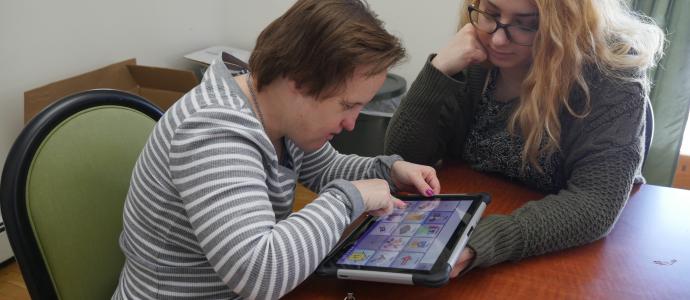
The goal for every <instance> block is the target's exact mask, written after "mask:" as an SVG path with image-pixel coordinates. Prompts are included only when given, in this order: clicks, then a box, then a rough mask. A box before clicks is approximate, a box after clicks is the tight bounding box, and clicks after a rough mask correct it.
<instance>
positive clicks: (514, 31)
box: [467, 5, 537, 46]
mask: <svg viewBox="0 0 690 300" xmlns="http://www.w3.org/2000/svg"><path fill="white" fill-rule="evenodd" d="M467 11H468V13H469V16H470V22H471V23H472V26H474V28H477V29H479V30H481V31H483V32H486V33H488V34H494V33H495V32H496V31H498V30H499V29H501V28H503V30H504V31H505V33H506V37H508V40H509V41H511V42H513V43H515V44H517V45H520V46H532V42H533V41H534V36H535V34H536V33H537V28H531V27H527V26H523V25H517V24H503V23H501V22H499V21H498V19H496V17H494V16H492V15H490V14H489V13H487V12H484V11H481V10H479V9H477V8H475V7H474V5H470V6H468V7H467Z"/></svg>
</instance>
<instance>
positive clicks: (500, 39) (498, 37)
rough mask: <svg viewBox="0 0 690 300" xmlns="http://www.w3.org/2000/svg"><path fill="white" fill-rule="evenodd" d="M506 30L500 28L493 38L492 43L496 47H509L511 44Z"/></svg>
mask: <svg viewBox="0 0 690 300" xmlns="http://www.w3.org/2000/svg"><path fill="white" fill-rule="evenodd" d="M506 30H508V29H506V28H499V29H498V30H497V31H496V32H494V34H493V35H492V36H491V42H492V43H493V44H494V45H496V46H503V45H507V44H509V43H510V41H509V40H508V33H507V32H506Z"/></svg>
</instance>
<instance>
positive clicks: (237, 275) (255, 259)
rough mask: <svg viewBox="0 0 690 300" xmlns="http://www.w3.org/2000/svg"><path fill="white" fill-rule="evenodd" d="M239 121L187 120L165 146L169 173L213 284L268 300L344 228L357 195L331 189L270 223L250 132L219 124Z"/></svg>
mask: <svg viewBox="0 0 690 300" xmlns="http://www.w3.org/2000/svg"><path fill="white" fill-rule="evenodd" d="M240 118H243V116H241V115H239V114H238V113H236V112H234V111H229V110H222V109H204V110H201V111H199V112H197V113H195V114H194V115H191V116H189V117H187V118H186V119H185V121H184V122H183V123H182V124H181V125H180V126H179V127H178V128H177V129H176V131H175V133H174V136H173V140H172V142H171V150H170V154H169V158H170V172H171V176H172V182H173V184H174V186H175V188H176V189H177V191H178V193H179V197H180V198H181V200H182V205H183V206H184V207H183V208H184V210H185V212H186V215H187V217H188V218H189V223H190V225H191V228H192V229H193V233H194V235H196V237H197V240H198V242H199V245H200V247H201V249H202V251H203V252H204V254H205V255H206V257H207V259H208V261H209V263H210V265H211V266H212V267H213V269H214V270H215V271H216V273H217V274H218V276H219V277H220V279H221V280H223V281H224V282H225V283H226V284H227V285H228V287H229V288H230V289H231V290H232V291H233V292H235V293H237V294H239V295H240V296H241V297H242V298H250V299H254V298H262V299H263V298H271V299H276V298H279V297H281V296H282V295H284V294H285V293H287V292H288V291H290V290H291V289H293V288H294V287H295V286H296V285H297V284H299V283H300V282H301V281H303V280H304V279H305V278H307V276H309V274H311V273H312V272H313V271H314V270H315V269H316V267H317V265H318V263H319V262H320V261H321V260H322V259H323V258H324V257H325V256H326V254H327V253H328V252H329V251H330V250H331V249H332V247H333V246H334V245H335V243H336V242H337V241H338V239H339V237H340V235H341V234H342V232H343V230H344V228H345V227H346V226H347V225H348V224H349V223H350V221H351V218H350V216H351V214H352V210H353V205H352V202H351V201H352V199H356V197H358V193H353V192H352V191H351V189H350V188H351V187H349V186H348V185H347V184H348V183H347V182H345V183H343V182H338V181H334V182H332V183H330V184H328V185H326V186H324V187H323V189H322V192H321V195H319V197H318V198H317V199H316V200H314V201H313V202H312V203H310V204H309V205H307V206H306V207H305V208H303V209H302V210H300V211H298V212H296V213H293V214H291V215H290V216H289V217H288V218H286V219H285V220H282V221H280V222H277V221H276V219H275V213H274V211H273V209H272V205H271V202H270V201H269V198H268V193H269V191H268V188H267V185H266V170H265V168H264V166H263V164H262V158H261V151H259V150H258V149H259V148H260V147H262V145H259V144H258V143H257V142H256V139H254V138H252V134H251V130H255V129H249V128H245V127H241V128H238V126H237V125H233V124H232V123H229V122H227V121H225V120H233V119H235V120H236V119H240ZM263 146H265V145H263ZM359 197H361V196H359ZM359 201H360V202H361V199H360V200H359Z"/></svg>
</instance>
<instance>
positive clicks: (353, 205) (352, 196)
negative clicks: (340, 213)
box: [323, 179, 364, 221]
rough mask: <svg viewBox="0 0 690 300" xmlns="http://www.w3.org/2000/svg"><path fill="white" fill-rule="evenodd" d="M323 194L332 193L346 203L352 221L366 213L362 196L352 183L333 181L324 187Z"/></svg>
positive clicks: (340, 180)
mask: <svg viewBox="0 0 690 300" xmlns="http://www.w3.org/2000/svg"><path fill="white" fill-rule="evenodd" d="M323 192H324V193H325V192H332V193H333V194H334V195H335V197H336V198H338V199H339V200H341V201H343V203H345V206H346V207H347V208H348V209H349V210H350V221H352V220H354V219H356V218H357V217H359V215H361V214H362V213H363V212H364V200H363V199H362V194H361V193H360V192H359V190H358V189H357V188H356V187H355V185H354V184H352V182H349V181H347V180H344V179H336V180H333V181H331V182H329V183H328V184H327V185H326V186H324V187H323Z"/></svg>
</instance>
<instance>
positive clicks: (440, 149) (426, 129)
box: [384, 55, 471, 165]
mask: <svg viewBox="0 0 690 300" xmlns="http://www.w3.org/2000/svg"><path fill="white" fill-rule="evenodd" d="M433 57H434V55H431V56H430V57H429V59H427V61H426V63H425V65H424V67H423V68H422V71H421V72H420V73H419V75H417V79H415V81H414V82H413V83H412V85H411V86H410V90H409V91H408V93H407V94H406V96H405V97H404V98H403V100H402V101H401V103H400V106H399V107H398V109H397V110H396V111H395V114H394V115H393V118H392V119H391V122H390V124H389V125H388V129H387V131H386V138H385V141H384V149H385V153H386V154H399V155H400V156H402V157H403V158H404V159H405V160H407V161H410V162H414V163H420V164H426V165H431V164H434V163H436V162H437V161H438V160H439V159H441V158H443V156H444V155H445V154H446V151H447V150H448V148H451V146H452V144H454V143H463V142H464V138H463V136H464V132H466V131H467V126H466V122H467V121H469V120H468V118H469V117H470V116H471V101H470V95H469V93H468V91H467V81H466V80H465V75H464V73H463V72H461V73H458V74H457V75H455V76H453V77H449V76H447V75H445V74H444V73H443V72H441V71H439V70H438V69H436V68H435V67H434V66H433V65H432V64H431V60H432V59H433ZM458 136H460V137H461V138H460V139H461V140H460V141H454V139H457V138H456V137H458ZM451 152H453V153H455V152H457V153H460V152H459V151H451ZM453 153H451V154H453Z"/></svg>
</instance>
